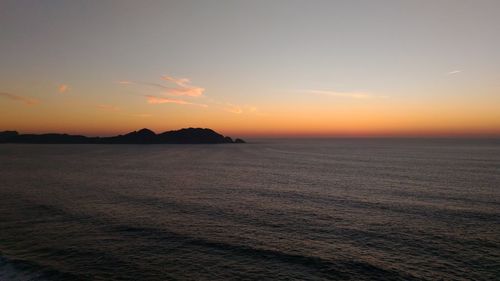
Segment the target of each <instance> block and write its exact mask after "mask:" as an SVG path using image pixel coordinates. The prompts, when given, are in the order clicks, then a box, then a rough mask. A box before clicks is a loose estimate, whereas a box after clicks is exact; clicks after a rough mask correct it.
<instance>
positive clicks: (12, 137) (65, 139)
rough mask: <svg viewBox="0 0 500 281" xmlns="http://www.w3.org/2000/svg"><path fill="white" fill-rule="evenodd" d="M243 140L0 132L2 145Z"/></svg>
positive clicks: (190, 131) (189, 134)
mask: <svg viewBox="0 0 500 281" xmlns="http://www.w3.org/2000/svg"><path fill="white" fill-rule="evenodd" d="M244 142H245V141H243V140H242V139H236V140H234V141H233V139H232V138H230V137H226V136H223V135H221V134H219V133H217V132H215V131H214V130H211V129H202V128H186V129H180V130H175V131H167V132H163V133H160V134H156V133H155V132H153V131H151V130H149V129H141V130H139V131H133V132H130V133H128V134H125V135H118V136H113V137H86V136H81V135H68V134H40V135H36V134H19V133H18V132H16V131H4V132H0V143H97V144H98V143H102V144H162V143H165V144H169V143H170V144H203V143H214V144H215V143H244Z"/></svg>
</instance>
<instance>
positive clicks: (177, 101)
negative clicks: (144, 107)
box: [145, 95, 208, 107]
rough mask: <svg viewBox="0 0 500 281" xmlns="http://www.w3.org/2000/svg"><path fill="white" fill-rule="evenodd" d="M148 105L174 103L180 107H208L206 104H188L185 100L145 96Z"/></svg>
mask: <svg viewBox="0 0 500 281" xmlns="http://www.w3.org/2000/svg"><path fill="white" fill-rule="evenodd" d="M145 97H146V99H147V101H148V103H150V104H162V103H174V104H180V105H196V106H201V107H208V105H206V104H200V103H193V102H188V101H185V100H180V99H171V98H164V97H157V96H152V95H145Z"/></svg>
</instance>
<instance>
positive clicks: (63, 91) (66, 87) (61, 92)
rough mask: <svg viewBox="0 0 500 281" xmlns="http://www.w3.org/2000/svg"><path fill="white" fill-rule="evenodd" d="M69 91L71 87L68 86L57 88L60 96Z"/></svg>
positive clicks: (62, 85) (63, 85)
mask: <svg viewBox="0 0 500 281" xmlns="http://www.w3.org/2000/svg"><path fill="white" fill-rule="evenodd" d="M68 90H69V86H68V85H66V84H61V85H59V86H58V87H57V91H58V92H59V93H60V94H64V93H66V92H67V91H68Z"/></svg>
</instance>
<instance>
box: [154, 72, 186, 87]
mask: <svg viewBox="0 0 500 281" xmlns="http://www.w3.org/2000/svg"><path fill="white" fill-rule="evenodd" d="M161 79H163V80H165V81H169V82H172V83H174V84H176V85H177V86H180V87H189V85H188V84H189V83H190V82H191V81H190V80H189V78H175V77H172V76H168V75H162V76H161Z"/></svg>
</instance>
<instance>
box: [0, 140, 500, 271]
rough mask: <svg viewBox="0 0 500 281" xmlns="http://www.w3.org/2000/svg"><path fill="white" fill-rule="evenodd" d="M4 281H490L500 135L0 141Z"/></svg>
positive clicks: (495, 252) (499, 208)
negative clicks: (204, 142)
mask: <svg viewBox="0 0 500 281" xmlns="http://www.w3.org/2000/svg"><path fill="white" fill-rule="evenodd" d="M0 280H500V141H498V140H496V141H495V140H450V139H448V140H444V139H442V140H412V139H399V140H398V139H378V140H376V139H336V140H326V139H324V140H256V141H254V142H252V143H249V144H242V145H236V144H225V145H22V144H21V145H20V144H2V145H0Z"/></svg>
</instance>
